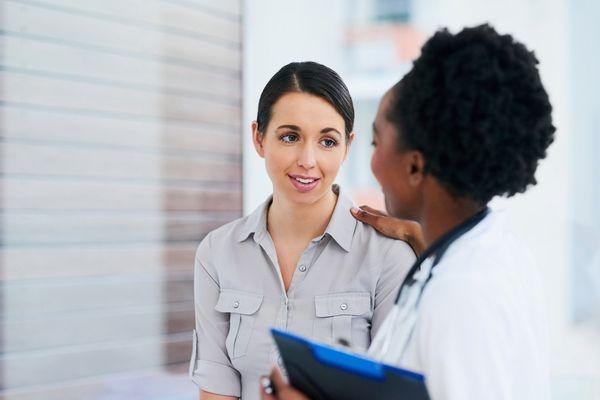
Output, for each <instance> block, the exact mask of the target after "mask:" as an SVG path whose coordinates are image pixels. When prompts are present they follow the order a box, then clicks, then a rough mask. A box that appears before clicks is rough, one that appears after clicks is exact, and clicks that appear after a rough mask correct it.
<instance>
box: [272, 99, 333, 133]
mask: <svg viewBox="0 0 600 400" xmlns="http://www.w3.org/2000/svg"><path fill="white" fill-rule="evenodd" d="M271 121H272V122H274V121H276V122H277V123H280V122H281V123H286V124H293V125H298V126H307V127H311V126H315V127H317V128H318V129H321V128H323V127H325V126H329V127H335V128H338V129H339V130H340V132H342V131H343V129H344V126H345V123H344V118H342V116H341V115H340V114H339V113H338V112H337V110H336V109H335V108H334V107H333V106H332V105H331V104H329V103H328V102H327V101H326V100H324V99H322V98H320V97H318V96H315V95H312V94H308V93H300V92H291V93H286V94H284V95H283V96H281V97H280V98H279V99H278V100H277V101H276V102H275V104H274V105H273V108H272V110H271Z"/></svg>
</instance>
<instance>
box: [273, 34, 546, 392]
mask: <svg viewBox="0 0 600 400" xmlns="http://www.w3.org/2000/svg"><path fill="white" fill-rule="evenodd" d="M551 109H552V107H551V105H550V102H549V100H548V96H547V94H546V91H545V90H544V87H543V85H542V83H541V80H540V77H539V72H538V70H537V60H536V58H535V56H534V55H533V53H531V52H529V51H528V50H527V49H526V48H525V47H524V46H523V45H522V44H520V43H517V42H515V41H514V40H513V38H512V37H511V36H509V35H499V34H498V33H496V31H495V30H494V29H492V28H491V27H490V26H488V25H483V26H479V27H476V28H469V29H464V30H463V31H461V32H459V33H458V34H456V35H453V34H451V33H449V32H448V31H446V30H442V31H439V32H437V33H436V34H435V35H434V36H433V37H432V38H431V39H429V40H428V41H427V43H426V44H425V45H424V47H423V49H422V53H421V56H420V57H419V58H418V59H417V60H416V61H415V63H414V66H413V68H412V70H411V71H410V72H409V73H408V74H407V75H406V76H405V77H404V78H403V79H402V80H401V81H400V82H399V83H398V84H396V85H395V86H394V87H393V88H392V89H390V90H389V91H388V92H387V93H386V94H385V96H384V97H383V99H382V100H381V103H380V106H379V110H378V113H377V117H376V119H375V122H374V124H373V131H374V133H373V138H374V145H375V150H374V152H373V157H372V162H371V168H372V169H373V173H374V174H375V176H376V177H377V179H378V181H379V183H380V184H381V186H382V188H383V192H384V194H385V198H386V207H387V210H388V211H389V213H390V214H391V215H393V216H395V217H400V218H407V219H411V220H415V221H418V222H420V223H421V225H422V228H423V237H424V240H425V243H426V245H427V246H428V248H427V250H426V251H425V252H424V253H423V254H422V255H421V256H420V257H419V259H418V260H417V262H416V263H415V264H414V265H413V267H412V268H411V271H410V272H409V274H408V276H407V278H406V279H405V281H404V283H403V285H402V287H401V289H400V293H399V299H398V304H397V305H395V306H394V307H393V309H392V310H391V312H390V315H389V316H388V318H387V319H386V321H385V323H384V326H383V327H382V328H381V330H380V331H379V332H378V335H377V337H376V338H375V340H374V342H373V343H372V345H371V348H370V350H369V354H370V355H371V356H372V357H374V358H376V359H379V360H381V361H383V362H385V363H388V364H392V365H397V366H400V367H402V368H406V369H409V370H413V371H417V372H420V373H423V374H424V376H425V380H426V386H427V389H428V391H429V394H430V396H431V399H432V400H442V399H444V400H469V399H486V400H489V399H492V400H494V399H512V400H514V399H546V398H548V371H547V368H548V365H547V360H546V338H545V336H546V333H545V324H544V318H543V315H544V312H543V310H544V306H543V296H542V294H541V289H540V281H541V279H540V276H539V275H538V272H537V270H536V269H535V267H534V265H533V263H532V260H531V257H530V256H529V253H528V251H527V250H526V249H525V248H523V246H522V245H521V244H520V243H519V242H518V241H516V240H515V239H514V237H513V236H512V234H511V233H510V231H509V230H508V228H507V227H506V226H505V223H504V217H503V215H502V214H501V213H500V212H497V211H491V210H489V209H488V207H487V204H488V203H489V202H490V200H491V199H492V198H493V197H495V196H502V195H507V196H512V195H514V194H516V193H521V192H524V191H525V190H526V189H527V187H528V186H529V185H532V184H535V183H536V181H535V177H534V174H535V171H536V168H537V165H538V162H539V160H541V159H543V158H544V157H545V156H546V149H547V147H548V146H549V145H550V143H551V142H552V141H553V135H554V131H555V128H554V126H553V125H552V118H551ZM365 215H366V216H367V218H370V219H372V218H378V219H379V221H385V222H386V224H387V225H388V227H389V225H393V221H391V220H385V219H383V217H375V216H373V215H369V214H368V213H365V212H362V213H361V212H359V213H358V217H359V218H361V219H364V218H365ZM272 379H273V381H274V383H275V386H276V389H277V393H278V395H277V398H280V399H301V398H303V396H302V394H300V393H298V392H297V391H294V390H293V389H292V388H291V387H289V386H288V385H286V384H285V382H284V381H283V379H282V378H281V375H280V374H278V373H277V372H275V373H274V374H273V377H272ZM401 395H402V394H401V393H399V395H398V398H401ZM263 398H264V399H270V398H272V396H269V395H267V394H266V393H264V391H263Z"/></svg>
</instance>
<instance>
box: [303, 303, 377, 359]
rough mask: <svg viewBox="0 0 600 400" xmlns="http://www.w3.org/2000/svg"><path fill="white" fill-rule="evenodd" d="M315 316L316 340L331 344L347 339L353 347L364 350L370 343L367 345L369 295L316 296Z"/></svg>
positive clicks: (314, 331)
mask: <svg viewBox="0 0 600 400" xmlns="http://www.w3.org/2000/svg"><path fill="white" fill-rule="evenodd" d="M315 313H316V317H317V318H315V321H314V328H313V334H314V337H315V339H317V340H321V341H325V342H329V343H334V342H337V341H338V340H340V339H344V340H346V341H347V342H348V343H350V345H352V346H358V347H361V348H362V347H364V346H365V344H368V343H365V341H367V342H368V340H369V337H370V322H369V319H370V316H371V294H370V293H368V292H351V293H334V294H327V295H321V296H315ZM361 317H362V318H361ZM353 320H354V321H355V323H354V324H353ZM353 325H354V329H353Z"/></svg>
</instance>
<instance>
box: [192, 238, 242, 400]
mask: <svg viewBox="0 0 600 400" xmlns="http://www.w3.org/2000/svg"><path fill="white" fill-rule="evenodd" d="M210 254H211V252H210V234H209V235H208V236H207V237H206V238H205V239H204V240H203V241H202V243H200V246H199V247H198V251H197V252H196V260H195V266H194V306H195V314H196V329H195V330H194V338H193V340H194V342H193V346H192V347H193V351H192V357H191V360H190V377H191V379H192V381H194V383H196V384H197V385H198V386H199V387H200V389H202V390H205V391H207V392H210V393H215V394H220V395H223V396H234V397H240V395H241V382H240V374H239V372H238V371H237V370H236V369H235V368H233V366H232V364H231V361H230V360H229V356H228V355H227V350H226V348H225V339H226V337H227V334H228V332H229V315H228V314H224V313H220V312H218V311H215V305H216V304H217V301H218V299H219V292H220V287H219V281H218V278H217V274H216V270H215V268H214V266H213V265H212V263H211V257H210Z"/></svg>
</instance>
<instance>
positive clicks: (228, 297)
mask: <svg viewBox="0 0 600 400" xmlns="http://www.w3.org/2000/svg"><path fill="white" fill-rule="evenodd" d="M262 300H263V296H262V294H256V293H249V292H242V291H240V290H233V289H223V290H221V293H219V300H218V301H217V305H216V306H215V310H217V311H219V312H223V313H235V314H245V315H250V314H254V313H255V312H257V311H258V309H259V307H260V305H261V304H262Z"/></svg>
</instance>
